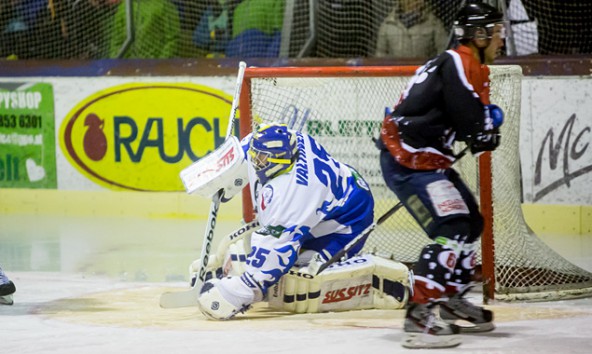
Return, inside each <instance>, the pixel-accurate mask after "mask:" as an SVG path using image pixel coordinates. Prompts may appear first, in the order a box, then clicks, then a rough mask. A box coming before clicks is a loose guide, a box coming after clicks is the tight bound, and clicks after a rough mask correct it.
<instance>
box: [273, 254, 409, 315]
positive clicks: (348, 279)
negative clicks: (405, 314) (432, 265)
mask: <svg viewBox="0 0 592 354" xmlns="http://www.w3.org/2000/svg"><path fill="white" fill-rule="evenodd" d="M409 275H410V274H409V269H408V268H407V267H406V266H405V265H404V264H402V263H399V262H395V261H391V260H387V259H384V258H380V257H377V256H373V255H362V256H356V257H352V258H350V259H348V260H346V261H343V262H338V263H335V264H333V265H331V266H330V267H329V268H327V269H326V270H325V271H324V272H322V273H321V274H319V275H312V274H310V273H309V272H308V269H307V267H304V268H300V269H298V268H296V267H294V268H292V269H291V270H290V271H289V273H288V274H286V275H284V276H283V277H282V278H281V279H280V281H279V282H278V283H277V284H275V285H274V286H273V287H272V288H271V289H269V291H268V301H269V307H271V308H274V309H278V310H284V311H289V312H296V313H317V312H329V311H349V310H363V309H400V308H403V307H404V306H405V305H406V304H407V300H408V299H409V287H410V283H409V279H410V277H409Z"/></svg>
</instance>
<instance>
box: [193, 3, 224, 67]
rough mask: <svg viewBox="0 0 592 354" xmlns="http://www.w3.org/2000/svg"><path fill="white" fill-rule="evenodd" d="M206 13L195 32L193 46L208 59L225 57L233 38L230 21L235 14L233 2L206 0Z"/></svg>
mask: <svg viewBox="0 0 592 354" xmlns="http://www.w3.org/2000/svg"><path fill="white" fill-rule="evenodd" d="M203 2H204V4H203V6H204V7H205V11H204V12H203V13H202V15H201V16H200V19H199V23H198V24H197V26H196V27H195V30H194V31H193V36H192V40H193V44H195V46H196V47H197V48H199V49H200V50H202V51H203V52H204V56H207V57H221V56H224V52H225V51H226V46H227V44H228V41H229V40H230V38H231V37H232V26H231V23H230V21H229V18H230V15H231V14H232V12H233V8H232V7H233V1H231V0H205V1H203Z"/></svg>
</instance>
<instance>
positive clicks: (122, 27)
mask: <svg viewBox="0 0 592 354" xmlns="http://www.w3.org/2000/svg"><path fill="white" fill-rule="evenodd" d="M132 4H133V19H134V21H133V22H134V40H133V42H132V43H131V45H130V46H129V48H127V50H126V51H125V53H123V56H122V57H123V58H126V59H141V58H145V59H166V58H176V57H178V55H179V44H180V38H181V23H180V20H179V12H178V10H177V7H176V6H175V5H174V4H173V3H172V2H170V1H169V0H133V3H132ZM126 24H127V15H126V9H125V1H122V2H121V3H119V5H118V7H117V11H116V13H115V16H114V18H113V25H112V27H111V38H110V41H109V51H108V54H109V58H117V57H118V55H119V52H120V51H121V48H122V47H123V44H124V43H125V41H126V38H127V30H126Z"/></svg>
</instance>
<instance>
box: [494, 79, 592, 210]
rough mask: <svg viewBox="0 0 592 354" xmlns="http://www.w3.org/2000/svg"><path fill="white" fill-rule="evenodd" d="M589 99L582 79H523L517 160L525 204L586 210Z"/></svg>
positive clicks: (591, 200)
mask: <svg viewBox="0 0 592 354" xmlns="http://www.w3.org/2000/svg"><path fill="white" fill-rule="evenodd" d="M591 95H592V79H591V78H590V77H588V76H586V77H577V76H568V77H540V78H535V77H525V78H524V80H523V84H522V110H521V131H520V138H521V139H520V157H521V160H522V161H521V166H522V183H523V190H524V202H525V203H535V204H538V203H542V204H569V205H592V187H591V186H592V98H591ZM502 139H503V137H502Z"/></svg>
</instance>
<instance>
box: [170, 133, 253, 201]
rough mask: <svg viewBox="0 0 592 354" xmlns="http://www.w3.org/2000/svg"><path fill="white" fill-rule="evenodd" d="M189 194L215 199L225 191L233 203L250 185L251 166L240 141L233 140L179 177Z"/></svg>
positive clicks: (233, 137) (195, 163) (225, 194)
mask: <svg viewBox="0 0 592 354" xmlns="http://www.w3.org/2000/svg"><path fill="white" fill-rule="evenodd" d="M179 176H180V177H181V180H182V181H183V185H184V186H185V190H186V191H187V193H188V194H198V195H200V196H203V197H207V198H211V197H212V196H213V195H214V194H216V193H217V192H218V191H219V190H220V189H224V197H223V198H224V199H225V200H229V199H230V198H232V197H233V196H234V195H235V194H237V193H238V192H240V191H241V190H242V189H243V188H244V187H245V186H246V185H247V183H248V172H247V163H246V161H245V158H244V153H243V150H242V147H241V144H240V142H239V140H238V138H237V137H235V136H230V137H229V138H228V139H227V140H226V141H225V142H224V144H222V145H220V146H219V147H218V148H217V149H216V150H214V151H212V152H211V153H209V154H208V155H206V156H205V157H203V158H201V159H199V160H198V161H196V162H194V163H193V164H191V165H190V166H189V167H187V168H185V169H184V170H182V171H181V173H180V174H179Z"/></svg>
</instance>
